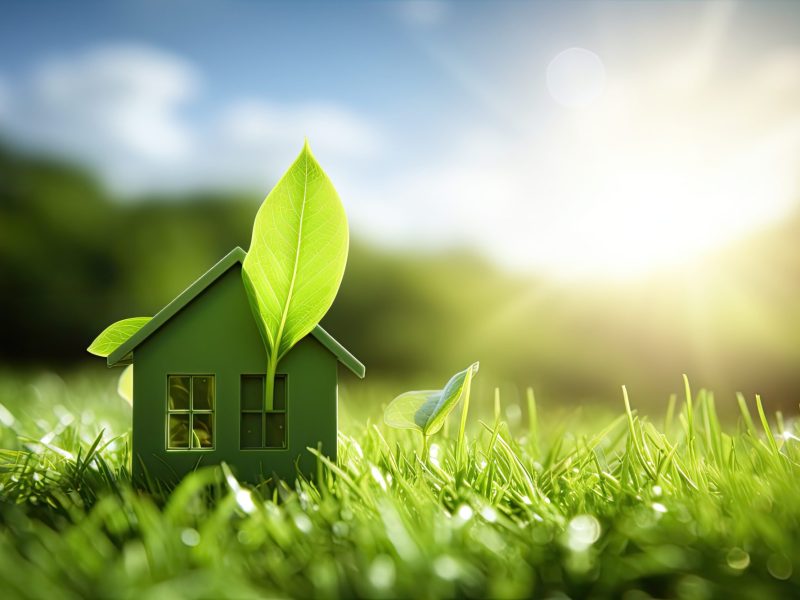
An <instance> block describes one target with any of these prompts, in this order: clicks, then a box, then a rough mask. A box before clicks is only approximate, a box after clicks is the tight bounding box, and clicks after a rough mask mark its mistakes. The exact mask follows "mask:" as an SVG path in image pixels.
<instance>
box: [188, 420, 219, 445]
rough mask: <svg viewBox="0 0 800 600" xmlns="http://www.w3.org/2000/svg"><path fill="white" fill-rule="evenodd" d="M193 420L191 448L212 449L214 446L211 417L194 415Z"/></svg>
mask: <svg viewBox="0 0 800 600" xmlns="http://www.w3.org/2000/svg"><path fill="white" fill-rule="evenodd" d="M193 420H194V426H193V428H192V448H212V447H213V446H214V430H213V419H212V416H211V415H194V417H193Z"/></svg>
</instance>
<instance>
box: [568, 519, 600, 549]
mask: <svg viewBox="0 0 800 600" xmlns="http://www.w3.org/2000/svg"><path fill="white" fill-rule="evenodd" d="M599 537H600V522H599V521H598V520H597V519H595V518H594V517H593V516H592V515H578V516H577V517H575V518H574V519H572V520H571V521H570V522H569V525H568V526H567V546H568V547H569V549H570V550H573V551H575V552H583V551H584V550H586V549H588V548H589V546H591V545H592V544H594V543H595V542H596V541H597V540H598V538H599Z"/></svg>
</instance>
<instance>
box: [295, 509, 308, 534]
mask: <svg viewBox="0 0 800 600" xmlns="http://www.w3.org/2000/svg"><path fill="white" fill-rule="evenodd" d="M294 524H295V527H297V528H298V529H299V530H300V531H302V532H303V533H311V519H309V518H308V517H307V516H306V515H304V514H303V513H298V514H296V515H295V516H294Z"/></svg>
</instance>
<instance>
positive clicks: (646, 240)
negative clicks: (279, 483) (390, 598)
mask: <svg viewBox="0 0 800 600" xmlns="http://www.w3.org/2000/svg"><path fill="white" fill-rule="evenodd" d="M799 40H800V4H798V3H781V2H775V3H768V2H736V3H733V2H696V3H686V2H669V1H667V2H658V3H655V2H625V3H606V2H569V3H564V2H547V1H542V2H528V3H526V2H513V1H512V2H504V1H498V2H448V1H427V0H419V1H409V2H388V1H387V2H337V3H330V2H314V1H308V2H268V3H262V2H239V1H236V0H232V1H231V2H227V3H225V4H220V3H212V2H186V1H185V0H175V1H169V2H159V3H153V2H135V3H134V2H124V1H123V2H114V3H108V2H99V1H95V0H87V1H86V2H84V3H82V10H80V11H77V10H75V9H74V7H73V6H72V5H71V4H67V3H63V2H54V1H49V0H43V1H42V2H37V3H24V2H13V1H12V2H8V3H6V5H4V11H3V15H2V17H0V319H1V321H0V323H2V327H0V370H14V371H16V372H21V371H39V370H55V371H57V372H59V373H62V374H67V373H72V372H74V371H80V370H85V369H88V370H93V371H96V372H98V373H101V372H102V373H106V374H107V376H108V377H109V378H110V377H112V376H113V374H112V373H110V372H108V371H106V370H104V366H103V363H102V361H101V360H99V359H97V358H93V357H90V356H89V355H88V354H87V353H86V352H85V348H86V347H87V346H88V344H89V343H90V341H91V340H92V339H93V337H94V336H95V335H96V334H97V333H98V332H100V331H101V330H102V329H103V328H104V327H105V326H107V325H108V324H110V323H111V322H113V321H115V320H117V319H121V318H124V317H132V316H148V315H153V314H155V313H156V312H157V311H158V310H160V309H161V308H162V307H163V306H164V305H166V304H167V303H168V302H169V301H170V300H172V299H173V298H174V297H175V295H176V294H178V293H179V292H180V291H182V290H183V289H184V288H185V287H186V286H187V285H189V284H190V283H191V282H192V281H194V279H195V278H197V277H198V276H199V275H201V274H202V273H203V272H204V271H205V270H207V269H208V268H209V267H210V266H211V265H213V264H214V263H215V262H216V261H217V260H218V259H219V258H220V257H221V256H223V255H224V254H225V253H227V252H228V251H229V250H230V249H231V248H232V247H233V246H236V245H239V246H242V247H244V248H245V249H246V248H247V246H248V244H249V238H250V230H251V227H252V222H253V219H254V216H255V213H256V210H257V208H258V206H259V203H260V202H261V201H262V199H263V198H264V197H265V195H266V194H267V193H268V191H269V189H270V187H271V185H273V184H274V183H275V181H276V180H277V178H278V177H279V176H280V174H281V173H282V172H283V171H284V170H285V169H286V168H287V167H288V165H289V164H290V163H291V160H292V159H293V157H294V156H296V154H297V152H298V151H299V150H300V148H301V146H302V141H303V137H304V136H307V137H308V139H309V141H310V143H311V146H312V148H313V150H314V152H315V155H316V157H317V158H318V159H319V161H320V163H321V164H322V165H323V166H324V168H325V169H326V171H327V173H328V174H329V176H330V177H331V179H332V180H333V182H334V184H335V185H336V187H337V189H338V190H339V193H340V195H341V197H342V201H343V203H344V205H345V208H346V210H347V214H348V218H349V220H350V224H351V240H352V243H351V253H350V258H349V263H348V267H347V271H346V274H345V278H344V282H343V284H342V287H341V290H340V293H339V296H338V298H337V299H336V302H335V304H334V306H333V308H332V310H331V311H330V313H329V314H328V315H327V316H326V317H325V319H324V321H323V325H324V326H325V327H326V328H327V329H328V330H329V331H330V332H331V333H332V334H333V335H334V336H336V338H337V339H339V340H340V341H341V342H342V343H344V344H345V345H346V346H347V347H348V348H349V349H350V350H351V351H352V352H353V353H354V354H355V355H356V356H358V357H359V358H360V359H361V360H362V361H363V362H364V363H365V364H366V365H367V379H366V380H365V381H363V382H356V381H352V380H350V379H345V380H344V386H345V388H346V389H347V390H348V392H350V393H351V396H350V397H351V398H352V399H353V400H352V402H354V403H361V404H360V405H365V404H367V403H368V404H369V406H370V407H371V408H373V409H375V411H376V412H377V410H379V406H380V404H381V403H382V402H388V401H389V400H390V399H391V398H392V396H393V395H394V394H397V393H400V392H402V391H405V390H409V389H413V388H436V387H439V386H441V385H442V384H443V383H444V382H445V381H446V380H447V378H448V376H449V375H450V374H452V373H454V372H456V371H457V370H460V369H463V368H464V367H466V365H468V364H470V363H471V362H472V361H474V360H480V361H481V373H480V375H479V376H478V378H477V380H476V386H477V388H478V391H479V396H478V397H479V398H480V400H479V401H478V402H479V403H485V404H491V402H492V395H493V394H492V393H493V389H494V387H495V386H497V387H500V389H501V392H502V394H503V397H504V398H505V399H507V400H508V402H509V404H515V403H514V400H515V399H516V398H517V397H518V396H519V395H520V394H522V393H524V390H525V388H526V387H527V386H531V387H533V389H534V390H535V392H536V394H537V398H538V399H539V401H540V402H542V404H543V405H544V406H548V407H557V406H561V405H564V406H573V405H581V404H584V405H585V404H592V405H594V404H598V405H602V406H604V405H608V404H614V405H615V406H619V405H620V404H621V393H620V385H622V384H625V385H627V386H628V388H629V390H630V392H631V397H632V398H633V399H634V403H635V404H636V406H639V407H652V408H654V409H658V410H660V409H661V408H662V407H663V406H664V404H665V402H666V401H667V399H668V397H669V395H670V394H672V393H679V394H680V393H682V391H683V382H682V379H681V374H682V373H686V374H687V375H688V376H689V378H690V380H691V382H692V384H693V386H694V387H695V388H701V387H704V388H707V389H711V390H714V392H715V393H716V399H717V405H718V407H719V408H720V410H721V411H722V412H723V413H726V412H730V409H732V408H733V407H734V406H735V393H736V392H742V393H744V394H745V395H747V396H749V397H751V396H752V395H753V394H754V393H760V394H762V396H763V398H764V401H765V403H766V406H767V408H768V409H769V410H773V409H777V408H782V409H784V410H786V411H791V412H795V411H796V409H797V405H798V401H800V369H798V365H800V302H798V294H799V292H800V178H799V177H798V165H800V41H799ZM343 377H345V378H346V377H347V375H343Z"/></svg>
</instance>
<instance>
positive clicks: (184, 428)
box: [169, 415, 189, 448]
mask: <svg viewBox="0 0 800 600" xmlns="http://www.w3.org/2000/svg"><path fill="white" fill-rule="evenodd" d="M169 447H170V448H188V447H189V415H170V416H169Z"/></svg>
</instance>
